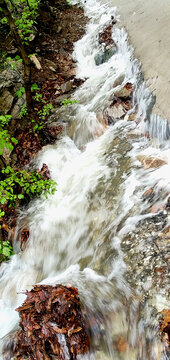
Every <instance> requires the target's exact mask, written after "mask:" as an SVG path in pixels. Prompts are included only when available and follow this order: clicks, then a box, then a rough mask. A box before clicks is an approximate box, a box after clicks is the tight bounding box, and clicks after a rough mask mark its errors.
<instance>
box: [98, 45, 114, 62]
mask: <svg viewBox="0 0 170 360" xmlns="http://www.w3.org/2000/svg"><path fill="white" fill-rule="evenodd" d="M115 53H116V46H115V45H112V47H108V48H105V50H104V51H103V50H101V51H100V52H99V53H98V54H97V55H96V56H95V58H94V60H95V63H96V65H97V66H98V65H101V64H103V63H105V62H107V61H108V60H109V59H110V58H111V57H112V56H113V55H114V54H115Z"/></svg>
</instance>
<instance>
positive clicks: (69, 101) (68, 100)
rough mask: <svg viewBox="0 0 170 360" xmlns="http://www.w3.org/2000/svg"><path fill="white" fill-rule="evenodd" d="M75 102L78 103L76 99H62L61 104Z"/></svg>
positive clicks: (65, 104)
mask: <svg viewBox="0 0 170 360" xmlns="http://www.w3.org/2000/svg"><path fill="white" fill-rule="evenodd" d="M76 103H79V101H78V100H71V99H64V100H63V101H62V102H61V104H62V105H64V106H67V105H69V104H70V105H73V104H76Z"/></svg>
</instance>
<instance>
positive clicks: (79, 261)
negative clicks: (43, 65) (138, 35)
mask: <svg viewBox="0 0 170 360" xmlns="http://www.w3.org/2000/svg"><path fill="white" fill-rule="evenodd" d="M72 3H78V1H74V0H72ZM81 3H82V4H83V6H84V10H85V14H86V15H87V16H88V17H89V24H88V25H87V30H86V34H85V36H84V37H83V38H82V39H81V40H80V41H78V42H77V43H76V44H75V50H74V54H73V56H74V59H75V60H76V61H77V77H78V78H82V79H86V81H85V82H84V84H83V85H82V86H81V87H80V88H79V89H78V90H77V91H76V93H75V94H74V98H75V99H76V100H78V101H79V103H76V104H74V105H68V106H67V107H62V108H61V109H59V110H57V112H56V118H61V119H63V122H64V124H65V136H63V137H62V138H61V139H60V140H59V141H57V142H56V144H55V145H49V146H46V147H44V148H43V150H42V151H41V152H40V153H39V154H38V156H37V158H36V160H35V166H36V167H39V168H40V169H41V167H42V164H43V163H45V164H47V165H48V167H49V169H50V172H51V176H52V178H53V179H55V180H56V182H57V191H56V193H55V194H54V195H51V196H49V198H48V199H45V198H44V197H43V196H42V197H41V199H38V200H34V201H32V202H31V203H30V205H29V208H28V209H25V210H24V211H23V212H22V213H21V215H20V218H19V221H18V229H17V234H16V254H15V255H14V256H12V258H11V260H10V261H9V262H8V263H7V264H6V263H4V264H2V266H1V268H0V275H1V281H0V293H1V300H0V309H1V310H0V338H1V347H2V345H3V343H4V342H5V340H6V339H7V338H8V336H9V334H10V333H12V332H14V331H15V330H16V329H17V326H18V322H19V319H18V313H17V312H16V311H15V308H16V307H17V306H18V305H20V304H21V303H22V302H23V300H24V298H25V295H24V291H25V290H26V289H31V287H32V285H33V284H35V283H44V284H52V285H53V284H56V283H62V284H66V283H68V282H69V283H71V284H72V285H73V286H76V287H78V289H79V294H80V299H81V302H82V306H83V308H84V313H85V316H86V320H87V322H88V323H89V329H90V330H89V336H90V338H91V351H90V353H89V354H88V355H87V356H86V357H84V359H97V360H103V359H108V360H109V359H115V360H158V359H159V360H160V359H161V360H164V359H166V352H165V349H164V346H163V344H162V343H161V342H160V340H159V330H158V315H159V314H160V311H161V310H162V309H165V308H167V306H168V303H167V284H166V281H165V282H163V285H162V283H161V284H156V283H154V281H153V278H152V271H151V270H153V268H154V266H156V265H157V262H156V261H158V262H159V264H158V265H159V266H162V262H163V260H162V258H161V259H160V258H159V253H158V252H155V250H154V249H155V248H154V244H153V243H154V240H153V239H155V237H156V236H157V233H158V231H159V230H160V227H161V226H162V227H163V225H162V223H164V225H165V223H166V224H167V223H168V219H167V213H166V211H164V213H163V214H162V215H161V216H162V217H161V216H158V217H156V216H155V214H153V213H150V211H149V202H148V200H147V199H145V200H144V198H143V194H144V193H145V191H146V190H148V189H149V188H154V194H155V195H154V199H156V201H158V202H159V201H160V196H162V195H163V196H162V198H161V205H162V204H165V203H166V202H167V197H168V192H169V190H170V183H169V182H168V174H169V173H170V165H169V163H168V159H169V155H170V153H169V149H168V144H167V140H168V136H169V125H168V123H167V121H166V120H164V119H160V118H158V117H156V116H154V115H152V114H151V108H152V105H153V97H152V94H151V93H150V92H149V90H148V89H147V88H146V87H145V83H144V82H143V81H142V77H141V73H140V64H139V63H138V61H137V60H135V59H133V49H132V48H131V46H129V44H128V40H127V34H126V32H125V30H124V29H121V28H119V27H117V25H114V26H113V33H112V37H113V40H114V42H115V44H116V46H117V51H116V52H115V53H114V54H113V56H112V57H111V58H110V59H109V60H108V61H107V62H105V63H102V64H100V65H99V66H96V63H95V57H96V56H97V54H99V53H100V52H101V50H102V49H101V47H102V45H101V44H99V41H98V34H99V32H101V31H102V30H103V29H104V28H105V27H106V26H107V25H108V24H109V23H110V20H111V17H114V18H117V20H118V19H119V17H118V15H117V13H116V9H115V8H114V7H113V5H114V1H113V2H112V1H111V0H109V1H103V0H86V1H81ZM127 82H129V83H131V84H132V85H133V87H134V95H133V103H132V107H131V109H130V110H129V112H128V113H127V114H126V116H125V118H122V119H121V120H119V121H116V122H115V124H114V125H111V126H109V127H106V126H105V125H104V123H103V122H102V121H99V119H101V116H102V115H101V114H103V111H104V110H105V109H106V108H107V107H108V105H109V103H110V99H111V97H113V95H114V93H115V92H118V91H119V90H120V89H122V88H123V87H124V85H125V84H126V83H127ZM132 113H135V114H136V115H135V120H136V121H128V116H130V115H131V114H132ZM146 131H149V133H150V135H151V137H152V140H149V139H148V138H146V137H145V136H144V134H145V132H146ZM158 145H159V146H158ZM139 156H143V157H145V156H147V157H148V156H152V157H156V158H161V159H163V160H165V162H166V163H165V165H163V166H162V167H161V168H157V169H154V168H151V169H147V170H146V169H144V168H143V166H142V165H141V162H140V161H139V160H138V159H139ZM153 224H154V225H153ZM155 224H156V225H155ZM25 227H29V230H30V237H29V240H28V243H27V246H26V248H25V249H24V251H22V252H19V251H17V243H18V239H19V237H20V232H21V230H22V229H23V228H25ZM140 257H141V258H140ZM151 265H152V266H151ZM149 266H151V267H152V269H151V268H150V267H149ZM61 340H62V339H61ZM62 341H63V340H62ZM65 358H66V359H67V358H68V354H67V352H66V354H65Z"/></svg>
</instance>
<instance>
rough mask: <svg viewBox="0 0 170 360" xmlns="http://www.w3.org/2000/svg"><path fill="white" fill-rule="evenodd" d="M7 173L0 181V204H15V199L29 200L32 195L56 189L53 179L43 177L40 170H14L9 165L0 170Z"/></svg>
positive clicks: (36, 195) (52, 191)
mask: <svg viewBox="0 0 170 360" xmlns="http://www.w3.org/2000/svg"><path fill="white" fill-rule="evenodd" d="M2 174H4V175H7V177H6V178H5V179H4V180H1V181H0V204H1V205H3V204H8V206H9V207H11V206H14V207H15V206H16V203H17V200H18V199H19V200H22V199H24V200H25V201H29V200H30V199H32V198H33V197H39V196H40V195H41V194H42V193H44V195H45V196H46V197H47V194H49V193H52V194H53V193H54V192H55V191H56V183H55V181H54V180H51V179H50V180H48V179H45V178H44V177H43V176H42V175H41V173H40V172H38V171H31V172H27V171H26V170H14V169H12V168H11V167H10V166H7V168H6V169H4V170H2Z"/></svg>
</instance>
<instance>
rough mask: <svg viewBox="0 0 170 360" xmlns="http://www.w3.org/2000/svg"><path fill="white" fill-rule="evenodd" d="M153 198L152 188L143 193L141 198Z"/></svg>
mask: <svg viewBox="0 0 170 360" xmlns="http://www.w3.org/2000/svg"><path fill="white" fill-rule="evenodd" d="M153 196H154V193H153V188H150V189H148V190H146V191H145V193H144V194H143V197H144V199H150V200H151V199H152V198H153Z"/></svg>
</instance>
